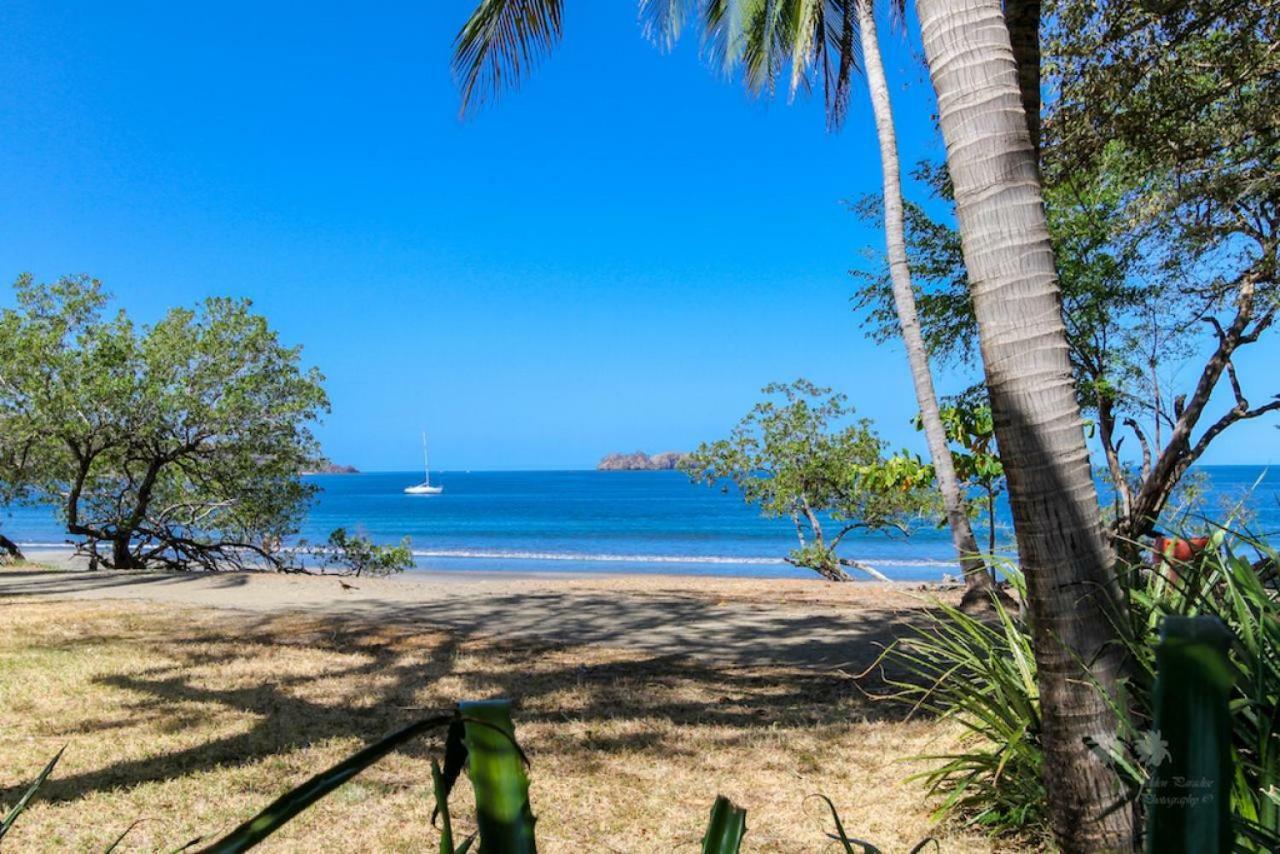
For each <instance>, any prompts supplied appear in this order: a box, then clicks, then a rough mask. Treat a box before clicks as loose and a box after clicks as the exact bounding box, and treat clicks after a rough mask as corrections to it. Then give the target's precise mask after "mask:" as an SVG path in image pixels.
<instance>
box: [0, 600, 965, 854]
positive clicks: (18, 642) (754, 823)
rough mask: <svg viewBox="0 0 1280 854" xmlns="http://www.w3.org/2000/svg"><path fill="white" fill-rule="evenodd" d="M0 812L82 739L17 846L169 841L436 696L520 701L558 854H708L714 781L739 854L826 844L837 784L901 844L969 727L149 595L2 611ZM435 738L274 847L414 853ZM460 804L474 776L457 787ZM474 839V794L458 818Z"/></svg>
mask: <svg viewBox="0 0 1280 854" xmlns="http://www.w3.org/2000/svg"><path fill="white" fill-rule="evenodd" d="M0 662H4V664H3V665H2V666H0V709H4V710H5V714H4V715H3V716H0V803H9V802H11V801H13V800H15V799H16V797H17V792H18V790H19V787H20V786H21V784H22V783H23V782H24V781H26V780H27V779H29V778H30V777H31V776H32V775H33V774H34V773H35V772H36V771H38V770H39V769H40V767H41V766H42V765H43V763H44V762H45V761H46V760H47V759H48V757H49V756H50V755H52V754H53V753H54V752H56V751H57V749H58V748H59V747H60V746H61V745H63V744H68V745H69V747H68V750H67V752H66V754H65V756H64V757H63V760H62V763H61V764H60V765H59V767H58V769H57V771H56V773H55V774H54V776H53V778H52V779H51V781H50V782H49V783H48V785H47V788H46V789H45V790H43V791H42V792H41V795H40V797H39V799H38V801H37V802H36V803H35V804H34V805H33V806H32V807H31V809H30V810H29V811H28V812H27V813H26V814H25V815H24V816H23V817H22V820H21V821H20V822H19V823H18V824H17V825H16V826H15V828H14V830H13V831H12V833H11V836H10V837H9V838H7V839H6V840H5V841H6V843H10V844H12V846H13V848H14V850H19V851H65V850H101V848H102V847H104V846H105V845H106V843H107V842H109V841H110V840H111V839H112V838H114V836H115V835H116V834H118V833H119V832H120V831H122V830H123V829H124V828H125V827H126V826H128V824H129V823H131V822H132V821H133V820H134V819H142V820H143V821H142V823H141V824H140V825H139V826H138V827H137V828H136V829H135V830H134V831H133V832H132V833H131V834H130V835H129V837H128V839H127V840H126V842H125V844H124V845H123V846H122V850H146V851H151V850H161V849H168V850H172V848H173V847H176V846H177V845H180V844H182V843H184V842H186V841H187V840H189V839H191V838H193V837H196V836H199V835H204V834H214V833H217V832H219V831H226V830H227V829H229V828H230V827H232V826H234V825H235V824H237V823H238V822H240V821H242V820H243V819H245V818H247V817H248V816H250V815H252V814H253V813H254V812H256V811H257V810H258V809H260V808H261V807H263V806H265V804H266V803H267V802H268V801H270V800H271V799H272V798H273V797H275V796H276V795H278V794H280V793H281V792H283V791H285V790H286V789H288V788H289V787H291V786H293V785H296V784H297V783H299V782H301V781H302V780H304V779H306V778H307V777H309V776H310V775H311V774H313V773H315V772H316V771H318V770H320V769H322V768H324V767H326V766H327V765H329V764H332V763H334V762H336V761H338V760H340V759H341V758H343V757H345V756H346V755H347V754H350V753H352V752H354V751H355V750H357V749H359V748H360V747H361V746H363V745H364V744H365V743H367V742H368V741H370V740H372V739H374V738H376V737H378V736H381V735H383V734H385V733H387V732H389V731H391V730H393V729H395V728H397V727H398V726H401V725H403V724H405V723H407V722H409V721H410V720H413V719H415V718H417V717H421V716H422V714H423V712H424V711H426V710H435V709H446V708H448V707H449V706H450V705H451V704H452V703H453V702H454V701H455V700H457V699H460V698H484V697H491V696H508V697H511V698H513V699H514V700H515V701H516V703H517V722H518V726H519V731H520V738H521V743H522V744H523V745H524V746H525V748H526V749H527V750H528V752H529V754H530V756H531V758H532V760H533V763H534V765H533V771H532V779H533V787H532V790H531V791H532V800H533V807H534V810H535V812H536V813H537V815H538V816H539V824H538V832H539V842H540V845H541V847H542V849H543V850H545V851H548V852H559V851H563V852H576V851H586V850H611V849H609V848H608V845H606V844H605V842H604V840H614V839H626V840H628V844H627V845H625V846H622V848H621V850H625V851H628V852H630V851H641V852H644V851H654V852H658V851H661V852H668V851H673V850H696V848H697V841H698V839H699V837H700V834H701V831H702V829H703V824H704V822H705V815H704V813H705V811H706V809H707V805H708V804H709V803H710V802H711V800H712V799H714V796H715V794H716V793H717V792H723V793H724V794H726V795H729V796H730V797H732V798H733V799H734V800H735V801H736V802H738V803H740V804H742V805H743V806H745V807H747V808H748V809H749V811H750V812H749V819H748V826H749V833H748V836H747V840H748V843H747V846H748V847H747V850H750V851H788V852H794V851H797V850H815V851H816V850H821V849H823V847H824V845H825V841H824V838H823V836H822V829H823V826H824V818H825V816H824V812H825V806H824V805H822V804H821V802H819V801H816V800H813V799H810V800H808V801H806V796H807V795H810V794H812V793H815V792H823V793H825V794H827V795H829V796H831V797H832V798H833V800H834V801H835V803H836V805H837V806H838V807H839V809H840V812H841V816H842V818H843V819H844V821H845V826H846V827H848V828H849V829H850V832H854V833H856V835H858V836H861V837H864V838H868V839H875V840H877V842H878V843H879V844H881V845H882V846H883V847H884V848H885V849H886V850H895V849H905V848H908V847H910V845H911V844H912V843H914V842H915V841H916V840H918V839H919V838H921V837H922V836H925V835H929V834H933V835H935V836H938V837H939V839H940V841H941V842H942V847H943V849H944V850H947V851H983V850H989V843H988V842H987V840H985V839H984V838H982V837H981V836H978V835H975V834H968V833H964V832H961V831H958V830H952V829H949V828H937V827H933V826H931V825H930V823H929V811H930V805H929V804H928V803H926V802H924V800H923V799H922V796H921V791H920V789H919V788H918V787H916V786H912V785H908V784H904V783H903V782H902V779H903V778H904V777H905V776H906V775H907V774H908V773H909V771H910V770H911V769H910V768H909V767H908V766H905V765H903V764H901V762H900V760H901V758H902V757H905V756H909V755H912V754H917V753H936V752H940V749H941V748H944V747H947V746H949V745H950V744H951V743H952V742H953V739H954V737H955V732H954V731H953V730H950V729H946V728H943V727H940V726H939V725H938V724H936V723H933V722H930V721H911V722H907V723H903V722H901V721H897V720H894V719H892V718H888V717H885V714H886V713H887V711H888V710H887V709H884V708H881V707H880V706H878V705H875V704H869V703H868V702H867V701H866V700H865V699H864V697H863V696H862V694H861V692H859V691H858V689H857V688H856V687H855V686H853V685H851V684H850V683H849V681H848V680H846V679H842V678H839V677H838V676H835V675H832V674H829V673H825V672H820V671H817V670H816V669H812V668H810V669H803V668H777V667H772V668H752V667H732V666H714V665H709V664H703V663H696V662H692V661H690V660H688V659H684V658H680V657H675V656H663V655H653V654H646V653H641V652H634V651H625V650H616V649H608V648H603V647H599V646H555V645H546V644H533V643H520V644H504V643H498V642H494V641H488V640H466V641H460V640H458V639H457V638H455V637H453V636H451V635H450V634H448V633H444V632H440V633H424V632H422V631H420V630H414V631H409V630H407V629H405V628H399V627H396V626H389V625H373V624H370V623H364V622H359V621H354V620H348V621H344V620H335V619H332V618H313V617H302V616H274V617H250V616H245V615H238V614H231V613H226V612H216V611H209V610H197V609H181V608H175V607H171V606H164V607H161V606H157V605H154V604H141V603H116V602H101V603H83V602H17V603H15V602H13V601H10V602H8V603H5V604H4V606H3V608H0ZM438 749H439V745H438V743H435V742H432V741H426V742H423V743H420V744H415V745H414V746H412V747H410V748H408V749H406V750H404V751H401V752H398V753H395V754H393V755H391V756H389V757H387V758H386V759H384V760H383V761H382V762H380V763H378V764H377V765H376V766H374V767H373V768H372V769H370V770H369V771H367V772H366V773H364V774H362V775H361V776H360V777H359V778H358V779H357V780H355V781H353V782H352V783H350V784H348V785H347V786H345V787H344V788H343V789H342V790H341V791H340V792H339V793H338V795H337V796H335V797H332V798H328V799H325V800H324V801H322V802H321V803H320V804H318V805H317V806H315V807H314V808H312V809H311V810H308V811H307V812H306V813H304V814H302V815H301V816H299V817H298V818H297V819H296V820H295V821H294V822H292V823H291V824H289V825H288V826H287V827H286V828H285V829H284V830H283V831H282V832H281V833H280V834H278V835H277V836H275V837H273V838H272V839H271V840H270V841H269V842H268V843H267V844H266V845H264V849H265V850H271V851H302V850H343V851H422V850H430V849H431V847H432V846H433V845H434V844H435V841H436V838H437V837H436V834H435V831H434V830H432V829H431V828H430V814H431V805H432V799H431V771H430V756H431V754H432V753H433V752H438ZM459 795H460V796H462V795H463V792H462V790H460V791H459ZM454 815H455V816H457V817H458V819H457V821H456V825H457V826H456V830H457V831H459V832H460V833H462V834H465V833H467V832H469V831H470V830H471V829H472V828H470V827H468V826H467V817H469V815H470V809H469V805H468V804H467V803H466V802H465V797H464V799H463V800H461V801H460V803H459V804H458V806H457V808H456V809H455V811H454Z"/></svg>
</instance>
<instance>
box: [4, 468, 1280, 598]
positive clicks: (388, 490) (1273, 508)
mask: <svg viewBox="0 0 1280 854" xmlns="http://www.w3.org/2000/svg"><path fill="white" fill-rule="evenodd" d="M1201 471H1203V472H1205V473H1206V474H1207V475H1208V478H1209V482H1210V495H1209V498H1208V502H1207V504H1208V508H1209V510H1210V512H1211V513H1212V514H1213V515H1215V516H1217V515H1219V512H1218V508H1219V507H1220V506H1221V504H1222V503H1223V502H1226V501H1232V500H1239V499H1240V498H1243V497H1245V496H1246V495H1248V500H1247V503H1248V505H1249V506H1250V507H1251V508H1252V510H1253V512H1254V520H1253V527H1254V529H1255V530H1258V531H1260V532H1262V533H1264V534H1265V535H1267V536H1269V537H1270V538H1272V539H1275V538H1276V537H1277V535H1278V534H1280V472H1275V471H1267V472H1266V473H1265V476H1264V470H1263V469H1262V468H1261V467H1257V466H1217V467H1205V468H1203V469H1201ZM1259 477H1263V480H1262V482H1261V483H1260V484H1258V486H1257V487H1256V488H1254V483H1255V481H1257V480H1258V479H1259ZM421 479H422V476H421V472H417V473H414V472H390V473H388V472H378V473H370V474H358V475H317V476H314V477H310V478H309V480H311V481H312V482H314V483H316V484H318V485H319V486H320V487H321V489H322V491H321V493H320V495H319V498H318V500H317V501H316V503H315V505H314V506H313V507H312V508H311V510H310V512H309V513H308V516H307V519H306V523H305V525H304V529H303V531H302V536H304V537H305V538H307V539H308V540H310V541H312V542H322V541H324V540H325V539H326V538H327V536H328V533H329V531H331V530H333V529H334V528H337V527H345V528H347V529H348V530H356V531H360V532H362V533H365V534H366V535H368V536H370V537H372V538H373V539H375V540H377V541H380V542H388V543H389V542H396V541H398V540H399V539H400V538H401V537H405V536H408V537H409V538H410V539H411V542H412V546H413V550H414V554H415V560H416V561H417V564H418V566H419V567H420V568H423V569H435V570H457V571H467V570H499V571H514V572H593V573H598V572H634V573H681V574H690V573H694V574H718V575H741V576H775V577H776V576H791V577H808V576H810V575H811V573H808V572H807V571H804V570H797V569H795V568H793V567H791V566H788V565H787V564H786V563H784V562H783V561H782V559H781V557H782V555H784V554H786V553H787V551H788V550H790V549H791V548H793V547H794V545H795V534H794V532H793V529H792V527H791V524H790V520H780V519H763V518H761V517H760V516H759V515H758V514H757V513H756V511H755V510H753V509H752V508H750V507H747V506H745V505H744V504H743V503H742V502H741V500H739V499H738V497H737V496H736V495H734V494H732V493H729V494H724V493H722V492H721V491H720V490H719V489H709V488H707V487H704V486H696V485H693V484H691V483H689V481H688V479H687V478H685V477H684V476H683V475H681V474H680V473H678V472H595V471H560V472H443V473H440V474H433V475H432V481H433V482H439V483H441V484H443V485H444V487H445V491H444V494H443V495H437V496H414V495H405V494H404V493H403V492H402V490H403V489H404V487H406V486H409V485H411V484H414V483H417V482H419V481H420V480H421ZM1251 489H1252V491H1251V492H1250V490H1251ZM1004 524H1005V523H1003V522H1002V524H1001V526H998V527H1000V528H1003V525H1004ZM3 528H4V530H5V532H6V533H7V534H8V535H9V536H10V537H13V538H14V539H15V540H18V541H19V542H21V543H23V544H24V545H25V546H26V547H27V548H28V549H29V550H31V551H33V552H35V551H38V550H39V549H40V548H48V547H52V546H58V545H61V544H64V543H65V540H66V537H65V536H64V535H63V534H62V532H61V529H60V528H59V527H58V525H57V523H56V521H55V520H54V518H53V516H52V514H50V513H49V512H48V511H47V510H43V509H32V508H18V509H14V510H12V511H9V512H8V513H7V514H6V515H5V516H4V518H3ZM1001 533H1002V535H1004V538H1005V539H1007V531H1004V530H1002V531H1001ZM846 543H847V548H845V549H844V550H843V551H844V553H845V554H846V555H848V556H849V557H853V558H857V559H859V560H863V561H866V562H867V563H869V564H871V565H872V566H875V567H876V568H878V569H879V570H880V571H882V572H884V573H885V574H886V575H888V576H889V577H891V578H896V579H903V580H936V579H938V578H940V577H941V575H942V574H943V573H944V572H954V571H955V567H954V564H953V563H952V561H951V559H950V555H951V546H950V538H949V536H948V535H947V532H946V531H945V530H938V529H934V528H926V529H923V530H920V531H919V532H917V533H916V534H914V535H913V536H911V537H910V538H909V539H904V538H902V537H901V536H894V537H890V536H887V535H884V534H868V533H855V534H851V535H850V536H849V537H848V538H846Z"/></svg>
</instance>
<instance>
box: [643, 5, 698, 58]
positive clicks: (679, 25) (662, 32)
mask: <svg viewBox="0 0 1280 854" xmlns="http://www.w3.org/2000/svg"><path fill="white" fill-rule="evenodd" d="M694 2H695V0H640V32H642V33H643V34H644V37H645V38H646V39H648V40H649V41H651V42H653V43H654V44H655V45H657V46H658V47H659V48H661V49H662V50H670V49H671V48H673V47H675V43H676V42H678V41H679V40H680V34H681V33H682V32H683V31H684V25H685V21H687V20H688V18H689V13H690V11H691V10H692V8H693V3H694Z"/></svg>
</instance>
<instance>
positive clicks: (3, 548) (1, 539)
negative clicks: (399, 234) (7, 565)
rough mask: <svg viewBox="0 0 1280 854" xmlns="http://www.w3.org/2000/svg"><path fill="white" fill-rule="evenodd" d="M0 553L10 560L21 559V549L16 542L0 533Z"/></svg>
mask: <svg viewBox="0 0 1280 854" xmlns="http://www.w3.org/2000/svg"><path fill="white" fill-rule="evenodd" d="M0 554H3V555H4V556H5V557H8V558H9V559H10V560H22V559H23V557H22V549H20V548H18V544H17V543H15V542H14V541H13V540H11V539H9V538H8V537H6V536H5V535H4V534H0Z"/></svg>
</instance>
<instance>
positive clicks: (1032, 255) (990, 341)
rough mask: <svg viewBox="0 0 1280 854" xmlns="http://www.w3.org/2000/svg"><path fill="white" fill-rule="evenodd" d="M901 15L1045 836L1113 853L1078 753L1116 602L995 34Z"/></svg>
mask: <svg viewBox="0 0 1280 854" xmlns="http://www.w3.org/2000/svg"><path fill="white" fill-rule="evenodd" d="M916 11H917V15H918V17H919V19H920V30H921V36H922V38H923V41H924V49H925V58H926V61H927V62H928V65H929V72H930V77H931V78H932V81H933V88H934V91H935V92H936V94H937V97H938V114H939V124H940V126H941V129H942V135H943V139H944V141H945V142H946V148H947V169H948V171H949V172H950V175H951V180H952V183H953V186H954V188H955V199H956V218H957V221H958V224H959V226H960V236H961V241H962V245H963V250H964V260H965V266H966V267H967V268H968V275H969V290H970V293H971V295H972V298H973V306H974V313H975V314H976V316H977V321H978V328H979V336H980V339H981V346H982V360H983V364H984V367H985V371H986V385H987V389H988V392H989V394H990V396H991V409H992V413H993V415H994V418H995V429H996V439H997V441H998V442H999V443H1000V455H1001V458H1002V459H1003V460H1004V461H1005V471H1006V472H1007V475H1008V480H1009V503H1010V505H1011V507H1012V510H1013V522H1014V530H1015V533H1016V535H1017V540H1018V554H1019V558H1020V560H1021V562H1022V567H1023V570H1024V573H1025V574H1026V578H1027V586H1028V592H1029V597H1028V598H1029V604H1030V606H1031V607H1030V610H1031V621H1032V629H1033V633H1034V642H1035V651H1036V662H1037V665H1038V669H1039V681H1040V695H1041V708H1042V713H1043V721H1044V733H1043V739H1044V750H1045V767H1046V771H1047V773H1046V785H1047V788H1048V795H1049V808H1050V816H1051V819H1052V822H1053V826H1054V833H1055V836H1056V837H1057V839H1058V843H1059V845H1061V847H1062V848H1063V849H1064V850H1066V851H1112V850H1129V849H1130V848H1132V844H1133V834H1134V821H1133V815H1132V812H1131V811H1130V810H1129V809H1128V808H1124V807H1121V808H1115V807H1117V805H1118V804H1119V803H1120V800H1121V798H1122V793H1121V788H1120V783H1119V780H1118V778H1117V776H1116V774H1115V772H1114V770H1113V769H1112V768H1111V767H1110V766H1109V765H1107V764H1106V763H1105V762H1104V761H1103V760H1101V759H1100V758H1098V756H1097V755H1096V754H1095V753H1094V752H1093V751H1092V750H1090V749H1089V747H1088V746H1087V745H1088V742H1089V740H1090V739H1092V740H1095V741H1099V742H1103V743H1104V744H1105V743H1106V742H1107V741H1109V740H1110V739H1113V738H1114V737H1115V734H1116V732H1117V731H1118V729H1119V720H1118V715H1117V710H1116V704H1115V702H1114V701H1113V699H1112V698H1114V697H1117V696H1118V692H1117V687H1118V684H1119V680H1120V677H1121V675H1122V668H1123V667H1124V659H1123V655H1122V653H1121V652H1120V650H1119V648H1118V646H1117V645H1116V644H1115V643H1114V641H1115V640H1116V637H1117V631H1118V626H1119V625H1120V623H1119V620H1120V614H1121V609H1122V601H1123V599H1122V594H1121V591H1120V589H1119V584H1118V582H1117V579H1116V576H1115V573H1114V568H1113V564H1114V556H1113V554H1112V551H1111V546H1110V544H1109V542H1108V539H1107V536H1106V533H1105V531H1104V529H1103V525H1102V517H1101V512H1100V510H1099V506H1098V498H1097V494H1096V490H1095V487H1094V482H1093V477H1092V472H1091V468H1090V463H1089V452H1088V450H1087V448H1086V447H1085V440H1084V429H1083V422H1082V420H1081V417H1080V408H1079V404H1078V402H1077V397H1076V389H1075V384H1074V382H1073V381H1072V377H1071V365H1070V364H1069V362H1068V357H1067V339H1066V331H1065V328H1064V325H1063V319H1062V295H1061V292H1060V290H1059V288H1058V282H1057V275H1056V271H1055V267H1054V258H1053V249H1052V246H1051V245H1050V242H1049V231H1048V227H1047V224H1046V221H1045V213H1044V205H1043V201H1042V198H1041V188H1040V179H1039V171H1038V168H1037V162H1036V151H1035V148H1034V146H1033V145H1032V141H1031V135H1030V133H1029V130H1028V123H1027V121H1026V118H1025V116H1024V113H1023V109H1022V100H1021V93H1020V89H1019V81H1018V68H1017V64H1016V63H1015V60H1014V54H1013V50H1012V46H1011V43H1010V37H1009V31H1008V30H1007V29H1006V27H1005V23H1004V17H1003V15H1002V11H1001V5H1000V0H916ZM1099 687H1101V688H1102V689H1103V690H1102V691H1099V690H1098V688H1099Z"/></svg>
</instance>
